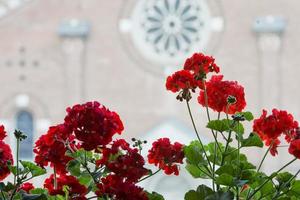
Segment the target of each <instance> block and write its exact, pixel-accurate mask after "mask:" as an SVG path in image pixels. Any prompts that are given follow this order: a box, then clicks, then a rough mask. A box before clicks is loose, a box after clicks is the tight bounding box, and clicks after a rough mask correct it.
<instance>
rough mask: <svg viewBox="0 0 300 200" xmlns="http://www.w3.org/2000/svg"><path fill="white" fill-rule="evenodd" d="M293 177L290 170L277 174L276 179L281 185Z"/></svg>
mask: <svg viewBox="0 0 300 200" xmlns="http://www.w3.org/2000/svg"><path fill="white" fill-rule="evenodd" d="M292 177H293V174H291V173H289V172H282V173H279V174H277V176H276V180H277V181H278V183H279V184H280V185H281V184H284V183H286V182H288V181H289V180H290V178H292Z"/></svg>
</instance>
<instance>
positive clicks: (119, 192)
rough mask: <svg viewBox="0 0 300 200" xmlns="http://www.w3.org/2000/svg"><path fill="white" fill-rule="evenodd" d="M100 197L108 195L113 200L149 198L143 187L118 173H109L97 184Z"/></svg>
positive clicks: (144, 199) (142, 199) (145, 199)
mask: <svg viewBox="0 0 300 200" xmlns="http://www.w3.org/2000/svg"><path fill="white" fill-rule="evenodd" d="M97 187H98V190H97V191H96V194H97V196H98V197H105V196H108V197H109V198H110V199H111V200H148V197H147V194H146V192H145V191H144V190H143V188H141V187H139V186H136V185H135V184H133V183H132V182H128V181H126V180H124V179H123V178H122V177H119V176H116V175H108V176H107V177H105V178H102V179H101V183H99V184H97Z"/></svg>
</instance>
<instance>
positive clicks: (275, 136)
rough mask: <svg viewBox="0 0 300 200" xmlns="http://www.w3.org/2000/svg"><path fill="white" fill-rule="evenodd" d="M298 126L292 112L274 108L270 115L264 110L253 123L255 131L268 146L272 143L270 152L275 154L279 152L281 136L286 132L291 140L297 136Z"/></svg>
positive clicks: (287, 137)
mask: <svg viewBox="0 0 300 200" xmlns="http://www.w3.org/2000/svg"><path fill="white" fill-rule="evenodd" d="M297 128H298V122H297V121H295V120H294V117H293V116H292V115H291V114H289V113H287V111H284V110H277V109H273V110H272V114H270V115H269V116H267V111H266V110H263V113H262V115H261V116H260V118H258V119H255V120H254V123H253V131H255V132H256V133H257V134H258V135H259V136H260V138H261V139H262V140H263V141H265V143H266V145H267V146H270V145H272V147H271V151H270V152H271V154H272V155H273V156H275V155H276V154H277V146H278V145H279V144H280V140H279V137H280V136H281V135H282V134H284V135H285V136H286V139H287V141H288V142H289V141H291V140H292V139H293V138H294V137H295V133H296V131H297Z"/></svg>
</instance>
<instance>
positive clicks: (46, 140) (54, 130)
mask: <svg viewBox="0 0 300 200" xmlns="http://www.w3.org/2000/svg"><path fill="white" fill-rule="evenodd" d="M68 132H69V131H68V130H67V128H66V127H65V126H64V125H63V124H60V125H57V126H52V127H50V128H49V130H48V132H47V133H46V134H44V135H42V136H41V137H40V138H39V139H38V140H37V141H36V143H35V148H34V150H33V152H34V153H36V156H35V162H36V163H37V164H38V165H39V166H41V167H45V166H47V165H48V163H50V165H51V166H52V167H54V166H55V168H56V171H57V172H58V173H60V174H64V173H66V165H67V163H68V162H69V161H70V160H72V158H71V157H69V156H66V155H65V153H66V151H67V147H66V145H67V144H69V145H70V146H71V145H72V146H74V144H73V142H72V141H73V140H74V138H73V137H72V136H71V135H70V134H69V133H68Z"/></svg>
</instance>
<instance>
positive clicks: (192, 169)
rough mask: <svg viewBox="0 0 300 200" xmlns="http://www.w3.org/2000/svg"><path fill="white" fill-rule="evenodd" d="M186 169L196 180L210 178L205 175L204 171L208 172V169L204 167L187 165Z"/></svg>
mask: <svg viewBox="0 0 300 200" xmlns="http://www.w3.org/2000/svg"><path fill="white" fill-rule="evenodd" d="M185 168H186V170H187V171H188V172H189V173H190V174H191V175H192V176H193V177H194V178H204V179H207V178H209V177H208V176H207V175H206V174H205V173H203V171H205V172H206V169H205V168H203V167H198V166H196V165H192V164H187V165H186V166H185Z"/></svg>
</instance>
